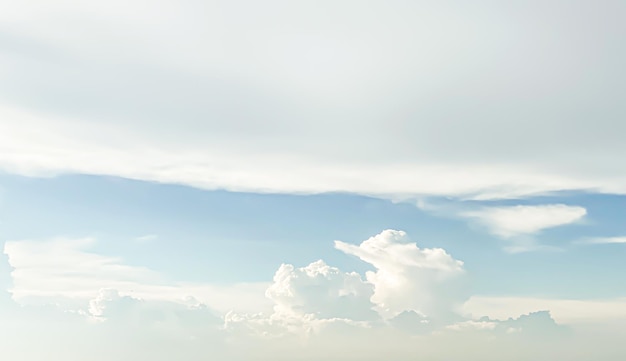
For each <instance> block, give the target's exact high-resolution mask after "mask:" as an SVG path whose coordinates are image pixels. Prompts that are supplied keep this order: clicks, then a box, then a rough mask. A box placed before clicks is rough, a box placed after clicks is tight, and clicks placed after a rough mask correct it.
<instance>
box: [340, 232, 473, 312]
mask: <svg viewBox="0 0 626 361" xmlns="http://www.w3.org/2000/svg"><path fill="white" fill-rule="evenodd" d="M335 248H337V249H338V250H340V251H342V252H345V253H346V254H350V255H354V256H356V257H359V258H360V259H361V260H363V261H364V262H367V263H370V264H371V265H372V266H374V267H375V268H376V271H375V272H372V271H368V272H367V273H366V277H367V281H368V282H370V283H372V284H373V285H374V294H373V296H372V301H373V302H374V303H376V305H377V310H378V311H379V312H380V313H381V314H382V315H383V316H384V317H386V318H391V317H394V316H396V315H398V314H400V313H401V312H403V311H415V312H417V313H420V314H423V315H426V316H427V317H429V318H434V319H436V320H437V321H439V319H441V318H444V319H447V318H448V317H450V313H451V312H452V311H453V309H454V304H455V303H456V302H460V301H462V297H463V287H462V286H459V284H455V282H458V281H459V280H458V279H457V278H458V277H459V276H461V275H463V274H464V269H463V262H461V261H458V260H455V259H454V258H452V256H450V255H449V254H448V253H447V252H446V251H445V250H443V249H440V248H433V249H428V248H425V249H420V248H418V247H417V245H416V244H415V243H410V241H409V239H408V237H407V235H406V233H405V232H402V231H395V230H386V231H383V232H381V233H380V234H378V235H376V236H373V237H371V238H369V239H367V240H365V241H363V242H362V243H361V244H360V245H358V246H357V245H351V244H347V243H344V242H341V241H335Z"/></svg>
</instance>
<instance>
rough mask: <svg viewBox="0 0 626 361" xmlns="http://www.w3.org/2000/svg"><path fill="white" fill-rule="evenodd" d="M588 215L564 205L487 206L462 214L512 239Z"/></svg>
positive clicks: (584, 211)
mask: <svg viewBox="0 0 626 361" xmlns="http://www.w3.org/2000/svg"><path fill="white" fill-rule="evenodd" d="M586 214H587V210H586V209H585V208H583V207H578V206H568V205H565V204H543V205H536V206H522V205H518V206H507V207H485V208H482V209H480V210H476V211H469V212H464V213H461V214H460V215H461V216H462V217H466V218H470V219H475V220H476V221H477V222H479V223H480V224H482V225H484V226H485V227H487V229H488V230H489V231H490V232H491V233H493V234H494V235H496V236H499V237H502V238H512V237H516V236H521V235H531V234H534V233H537V232H540V231H542V230H544V229H548V228H553V227H558V226H562V225H566V224H570V223H574V222H577V221H580V220H581V219H582V218H583V217H584V216H585V215H586Z"/></svg>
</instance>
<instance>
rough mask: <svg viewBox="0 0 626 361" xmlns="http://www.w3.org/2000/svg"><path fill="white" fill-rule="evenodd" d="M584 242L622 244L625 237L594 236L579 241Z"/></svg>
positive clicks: (624, 241)
mask: <svg viewBox="0 0 626 361" xmlns="http://www.w3.org/2000/svg"><path fill="white" fill-rule="evenodd" d="M579 243H585V244H623V243H626V237H595V238H589V239H585V240H582V241H580V242H579Z"/></svg>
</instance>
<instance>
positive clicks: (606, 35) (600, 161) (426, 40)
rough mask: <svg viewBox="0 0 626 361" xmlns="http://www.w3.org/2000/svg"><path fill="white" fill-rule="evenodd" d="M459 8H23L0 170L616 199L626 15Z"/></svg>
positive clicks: (268, 187)
mask: <svg viewBox="0 0 626 361" xmlns="http://www.w3.org/2000/svg"><path fill="white" fill-rule="evenodd" d="M242 8H245V9H247V10H246V11H241V9H242ZM455 9H456V10H455ZM466 10H468V9H466V8H465V5H464V4H463V3H462V2H457V3H456V5H453V6H449V5H443V4H439V3H430V4H426V3H423V2H398V1H390V2H381V3H376V4H367V5H366V4H364V3H361V2H353V1H348V2H342V3H341V4H336V3H331V2H323V3H316V4H315V6H311V5H310V4H306V3H294V4H288V5H287V4H285V3H284V2H282V1H269V2H265V3H264V4H263V5H260V4H257V3H255V2H246V3H245V5H242V4H238V5H235V4H234V3H233V4H231V3H228V2H212V3H209V4H205V3H201V2H197V1H182V2H173V1H167V0H166V1H159V2H158V3H151V4H146V3H144V2H143V1H140V0H131V1H119V0H112V1H108V2H107V3H106V5H102V4H99V3H94V2H89V3H83V2H77V1H63V2H61V3H57V2H55V3H54V4H52V3H49V2H45V1H36V0H29V1H21V2H20V3H19V4H15V5H14V6H11V7H10V8H7V9H4V11H3V12H2V14H0V21H1V22H2V23H3V24H5V26H4V27H3V30H2V34H0V51H1V52H2V57H1V58H0V69H3V70H2V71H0V99H1V100H2V101H1V103H2V104H3V106H2V107H0V168H1V169H3V170H5V171H9V172H16V173H20V174H28V175H37V176H42V175H53V174H60V173H87V174H106V175H116V176H122V177H128V178H132V179H143V180H150V181H159V182H168V183H182V184H187V185H191V186H195V187H203V188H211V189H214V188H225V189H231V190H248V191H257V192H267V191H269V192H296V193H315V192H326V191H348V192H356V193H362V194H368V195H377V196H381V197H411V196H419V195H423V194H431V195H432V194H436V195H449V196H463V197H467V196H470V197H480V198H507V197H515V196H527V195H532V194H537V193H545V192H550V191H559V190H572V189H575V190H592V191H600V192H615V193H624V192H626V188H625V186H624V185H625V184H626V181H625V180H626V174H625V173H624V169H626V164H625V163H624V162H625V160H624V157H622V156H621V154H623V153H624V152H625V151H626V148H624V147H625V145H624V142H623V139H622V137H621V134H624V133H625V132H626V128H625V127H626V125H624V122H623V121H622V120H623V118H624V115H625V114H626V111H625V110H626V108H625V106H624V104H623V101H622V99H621V98H620V97H619V96H618V95H617V94H621V91H620V90H621V89H620V88H619V87H620V86H621V85H620V84H623V83H624V82H623V81H621V80H623V71H622V64H624V63H625V59H624V56H625V55H624V54H626V52H624V51H623V45H622V43H623V42H622V41H621V40H622V33H623V29H624V25H623V22H622V19H623V17H624V16H623V15H624V9H623V8H621V7H620V6H619V5H617V4H616V3H613V2H606V3H602V4H600V5H598V4H597V3H593V4H592V3H588V2H581V1H576V2H572V3H569V4H568V6H565V7H557V6H554V7H552V6H549V7H546V6H539V5H538V4H535V3H525V4H524V5H523V6H518V7H515V10H514V11H512V10H511V8H510V7H509V6H506V5H504V4H496V5H494V4H493V3H486V2H479V3H477V4H476V6H475V8H473V9H471V11H470V10H468V11H466ZM581 21H586V22H590V24H591V25H590V26H589V27H587V28H585V29H584V30H583V29H582V28H581V27H580V23H581ZM476 74H480V76H477V75H476ZM565 130H566V131H565ZM564 132H566V136H564V134H565V133H564ZM530 144H532V146H529V145H530ZM581 144H585V146H584V147H581Z"/></svg>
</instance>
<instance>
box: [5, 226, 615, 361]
mask: <svg viewBox="0 0 626 361" xmlns="http://www.w3.org/2000/svg"><path fill="white" fill-rule="evenodd" d="M93 242H94V241H93V240H92V239H82V240H68V239H56V240H53V241H48V242H34V241H14V242H8V243H7V244H6V245H5V253H6V254H7V255H8V256H9V261H10V262H11V265H12V267H13V268H14V272H13V274H12V277H13V280H14V283H15V285H14V290H13V292H14V297H15V296H16V295H19V294H21V295H22V296H21V297H27V296H30V297H42V298H44V299H49V296H50V295H60V296H62V297H66V298H67V297H79V300H78V301H77V303H74V304H72V305H70V306H68V307H70V308H71V309H72V310H76V309H79V310H82V312H64V310H67V307H63V306H62V305H61V303H59V306H54V307H46V308H42V307H39V306H32V305H25V306H22V307H14V308H11V312H8V313H7V314H6V315H4V316H6V317H5V318H3V322H2V323H0V337H2V339H3V340H5V341H7V343H6V344H7V347H6V348H4V349H3V355H5V356H7V357H9V358H11V359H15V360H20V361H31V360H33V361H34V360H40V359H42V358H46V357H48V358H54V359H67V360H83V359H90V360H96V361H100V360H102V361H104V360H110V359H116V360H122V361H123V360H133V359H135V360H136V359H153V360H157V361H158V360H171V359H174V358H181V357H183V358H185V359H188V360H202V359H206V357H207V355H210V356H211V357H213V358H219V359H229V360H236V361H237V360H241V361H244V360H246V361H247V360H268V359H272V360H294V359H296V360H298V359H299V360H319V359H322V358H326V359H337V360H380V359H383V358H393V359H396V360H412V359H415V358H420V359H437V358H439V359H459V360H467V361H472V360H493V361H496V360H502V359H507V360H519V361H522V360H528V359H533V360H545V361H548V360H553V359H564V358H565V357H569V358H568V359H571V360H575V361H578V360H581V361H582V360H586V359H589V358H590V357H591V356H598V357H600V358H601V359H607V360H609V359H610V358H609V357H616V356H617V357H622V356H626V355H625V354H624V352H623V350H622V348H620V347H619V346H620V345H621V343H620V340H621V339H622V338H623V337H624V331H623V327H621V324H622V322H621V321H620V320H621V319H623V318H624V317H626V314H624V312H622V311H623V310H624V309H626V308H625V307H624V302H623V300H622V301H618V300H615V301H610V302H609V301H605V302H596V301H567V300H548V301H549V302H546V301H547V300H533V299H519V298H518V299H496V298H480V297H473V298H472V299H470V301H468V302H467V303H465V306H464V307H465V312H466V313H471V314H472V316H473V317H460V316H459V317H457V319H455V320H444V321H445V322H439V320H440V319H438V317H440V316H441V315H442V312H441V311H442V309H443V308H447V309H448V310H452V311H455V310H454V306H455V302H456V301H459V300H462V298H458V297H456V296H458V294H457V295H455V293H456V292H457V291H458V288H455V287H456V285H454V284H453V283H450V282H452V281H453V280H454V279H456V278H458V276H460V275H462V274H463V273H464V270H463V264H462V263H461V262H460V261H457V260H455V259H454V258H452V256H450V255H449V254H447V253H446V252H445V251H443V250H439V249H420V248H418V247H417V246H416V245H415V244H413V243H410V242H409V240H408V239H407V236H406V234H405V233H404V232H401V231H393V230H387V231H384V232H382V233H380V234H378V235H375V236H373V237H371V238H370V239H368V240H366V241H364V242H363V243H361V244H360V245H358V246H357V245H350V244H346V243H343V242H337V243H336V246H337V248H338V249H341V250H343V251H344V252H346V253H348V254H353V255H356V256H358V257H360V258H361V259H363V260H364V261H366V262H369V263H371V264H372V265H373V266H374V267H375V268H376V271H375V272H370V273H369V274H368V275H367V279H366V280H363V278H362V277H361V276H360V275H359V274H357V273H353V272H342V271H341V270H339V269H337V268H335V267H331V266H329V265H327V264H326V263H324V262H323V261H316V262H313V263H311V264H309V265H308V266H305V267H299V268H298V267H294V266H292V265H282V266H281V267H279V268H278V270H277V272H276V274H275V277H274V280H273V283H272V284H271V285H269V287H266V288H267V291H266V296H267V297H268V299H269V301H271V303H272V304H273V306H274V309H273V310H272V309H269V311H270V312H269V313H267V312H257V313H247V311H243V312H228V313H226V312H225V311H221V310H219V311H220V313H221V314H222V315H224V317H223V319H221V320H220V319H219V318H218V317H216V315H215V314H214V313H213V312H212V311H211V308H212V307H211V304H210V302H205V301H204V299H205V297H203V296H202V292H204V294H205V295H206V294H207V293H208V292H210V291H213V293H212V294H211V297H206V298H207V299H209V300H211V299H212V298H214V297H218V296H219V295H220V291H219V289H218V288H211V287H210V285H194V286H191V285H182V284H174V285H163V283H162V280H161V279H160V276H159V275H158V274H156V273H155V272H153V271H150V270H145V269H142V268H137V267H133V266H128V265H124V264H123V263H122V262H121V261H120V260H119V259H116V258H112V257H104V256H100V255H97V254H94V253H90V252H88V247H89V246H90V245H92V244H93ZM122 274H123V275H122ZM383 276H384V277H383ZM394 280H395V283H394V282H392V281H394ZM123 281H126V282H128V283H125V282H123ZM102 285H118V286H121V287H127V286H132V287H133V288H135V289H137V290H138V292H136V293H135V294H132V295H131V294H130V293H129V292H127V291H122V290H117V289H106V288H105V289H101V288H98V289H95V290H94V288H95V287H101V286H102ZM438 286H441V287H438ZM194 287H195V288H194ZM446 290H452V291H453V292H452V293H453V294H447V293H446V292H444V291H446ZM257 291H258V296H261V297H262V296H263V291H262V290H260V289H259V290H257ZM15 292H17V293H15ZM20 292H21V293H20ZM221 292H222V293H224V292H226V293H228V292H229V291H228V289H226V288H223V289H221ZM381 292H382V293H381ZM87 294H90V296H89V297H83V295H87ZM377 294H378V295H377ZM144 295H145V297H144ZM173 295H176V297H173ZM187 295H193V296H194V297H195V298H191V297H186V298H185V296H187ZM197 295H200V296H197ZM394 297H395V298H397V301H398V302H396V301H395V300H394ZM227 298H228V299H229V300H230V302H231V303H236V302H238V301H240V300H239V299H240V298H253V301H254V302H258V300H259V298H254V296H253V295H251V294H244V293H240V294H238V295H236V296H235V297H233V294H230V296H227ZM17 299H18V300H20V299H21V298H20V297H17ZM378 302H385V305H387V304H389V305H390V306H393V307H395V309H397V310H402V309H405V310H404V311H403V312H401V313H400V314H398V315H397V316H395V317H392V318H390V319H388V320H386V322H383V321H380V320H379V319H377V316H376V315H372V314H371V313H370V312H369V311H371V309H372V307H374V309H377V310H379V311H381V312H383V313H384V312H386V311H387V310H385V309H383V308H381V307H380V306H382V305H381V304H380V303H378ZM433 303H437V307H435V308H433V307H432V304H433ZM204 304H206V305H207V306H204ZM76 305H78V307H76ZM257 306H258V307H257V309H259V308H264V307H262V305H260V304H258V305H257ZM376 306H379V307H376ZM438 307H441V308H438ZM407 309H408V310H409V311H407ZM546 309H549V310H550V311H551V313H552V314H554V315H555V317H554V319H556V320H557V321H559V322H561V321H567V322H572V323H573V324H574V325H577V324H581V323H584V324H585V325H589V324H591V325H595V326H594V327H596V328H592V329H590V330H593V332H591V331H589V332H588V333H584V331H585V330H587V328H582V329H576V331H577V332H576V333H574V334H568V333H562V332H560V330H562V328H561V327H559V326H558V325H557V324H555V322H554V320H553V319H552V317H551V316H550V314H549V313H548V312H545V311H542V310H546ZM410 310H419V311H422V312H423V313H424V314H420V313H418V312H415V311H410ZM433 311H434V312H433ZM534 311H540V312H534ZM516 312H517V313H516ZM483 315H487V316H489V317H490V318H484V317H481V316H483ZM520 315H521V316H520ZM500 316H501V317H500ZM90 319H91V320H97V321H100V322H88V321H89V320H90ZM611 322H615V326H613V325H611ZM607 325H608V326H607ZM585 327H587V326H585ZM598 329H599V330H600V331H602V332H600V333H598V334H596V332H597V331H598ZM581 331H583V333H581ZM598 335H599V336H598ZM33 339H36V340H37V347H33V343H32V342H33V341H32V340H33ZM451 345H454V347H451ZM94 350H97V352H96V351H94ZM347 350H349V351H350V352H346V351H347ZM568 355H569V356H568ZM572 355H575V356H572Z"/></svg>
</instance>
